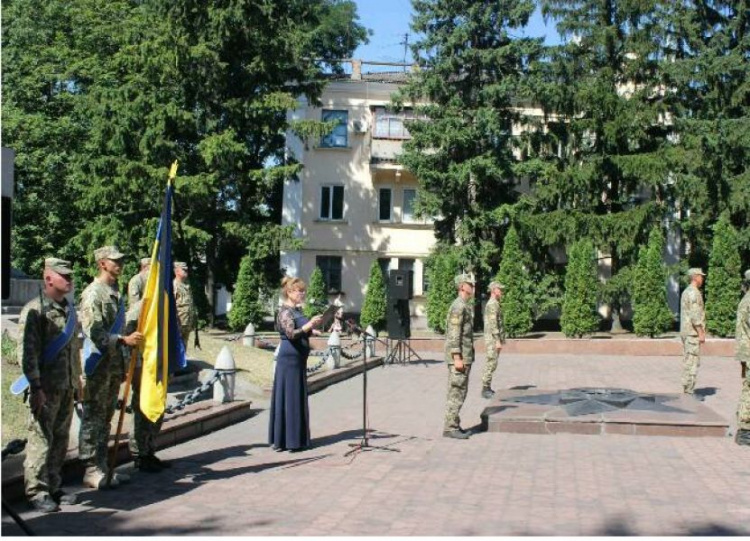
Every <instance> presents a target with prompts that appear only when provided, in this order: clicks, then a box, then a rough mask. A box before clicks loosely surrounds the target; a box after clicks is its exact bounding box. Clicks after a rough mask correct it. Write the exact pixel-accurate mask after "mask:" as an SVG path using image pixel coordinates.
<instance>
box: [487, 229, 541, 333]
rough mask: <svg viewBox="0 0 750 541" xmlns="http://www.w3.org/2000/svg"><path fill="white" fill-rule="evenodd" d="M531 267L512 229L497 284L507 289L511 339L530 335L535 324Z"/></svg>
mask: <svg viewBox="0 0 750 541" xmlns="http://www.w3.org/2000/svg"><path fill="white" fill-rule="evenodd" d="M530 267H531V264H530V261H529V258H528V256H527V255H526V253H524V252H523V251H522V250H521V244H520V242H519V239H518V233H517V232H516V228H515V227H512V226H511V228H510V229H509V230H508V233H507V234H506V235H505V244H504V245H503V254H502V258H501V260H500V269H499V270H498V272H497V276H496V280H497V281H498V282H500V283H502V284H503V285H504V286H505V291H504V293H503V301H502V304H503V321H504V323H505V331H506V332H507V333H508V336H510V337H516V336H520V335H522V334H524V333H527V332H529V331H530V330H531V328H532V326H533V324H534V320H533V306H534V284H533V283H532V280H531V276H530V273H529V269H530Z"/></svg>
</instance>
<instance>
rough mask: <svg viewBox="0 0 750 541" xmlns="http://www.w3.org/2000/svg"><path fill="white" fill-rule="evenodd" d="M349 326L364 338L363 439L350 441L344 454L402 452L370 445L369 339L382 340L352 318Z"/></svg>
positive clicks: (361, 338) (348, 321)
mask: <svg viewBox="0 0 750 541" xmlns="http://www.w3.org/2000/svg"><path fill="white" fill-rule="evenodd" d="M346 324H347V326H348V327H349V330H350V332H356V333H359V335H360V340H362V439H361V440H360V442H359V443H350V444H349V447H351V449H349V451H347V452H346V453H344V456H349V455H351V454H354V453H358V452H360V451H375V450H377V451H394V452H396V453H400V452H401V451H400V449H391V448H390V447H379V446H377V445H370V440H369V438H368V436H367V339H368V338H371V339H372V340H375V341H378V342H381V340H379V339H378V338H377V337H376V336H373V335H372V334H370V333H368V332H367V331H365V330H364V329H363V328H362V327H360V326H359V325H357V324H356V323H354V321H352V320H347V322H346Z"/></svg>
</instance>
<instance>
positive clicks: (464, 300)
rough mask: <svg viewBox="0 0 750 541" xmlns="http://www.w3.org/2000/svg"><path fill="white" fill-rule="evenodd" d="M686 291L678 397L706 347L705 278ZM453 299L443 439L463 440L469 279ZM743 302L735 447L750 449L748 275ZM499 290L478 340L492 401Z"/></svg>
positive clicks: (697, 275) (470, 326)
mask: <svg viewBox="0 0 750 541" xmlns="http://www.w3.org/2000/svg"><path fill="white" fill-rule="evenodd" d="M688 277H689V279H690V285H688V287H687V288H685V291H683V293H682V297H681V300H680V336H681V338H682V343H683V351H684V356H683V375H682V387H683V392H685V393H686V394H689V395H691V396H692V395H693V394H694V392H695V383H696V379H697V375H698V367H699V366H700V345H701V344H702V343H704V342H705V341H706V313H705V309H704V306H703V296H702V295H701V292H700V288H701V286H702V285H703V280H704V278H705V274H704V273H703V271H702V270H701V269H699V268H692V269H690V270H689V271H688ZM455 285H456V287H457V289H458V296H457V297H456V299H455V300H454V301H453V304H451V307H450V309H449V310H448V317H447V321H446V326H445V328H446V340H445V361H446V363H447V365H448V397H447V400H446V405H445V420H444V424H443V436H445V437H448V438H456V439H462V440H463V439H468V438H469V437H470V436H471V432H470V431H469V430H464V429H463V428H461V418H460V415H459V413H460V411H461V407H462V406H463V403H464V401H465V400H466V393H467V391H468V388H469V374H470V372H471V366H472V364H473V362H474V339H473V336H474V308H473V305H472V303H471V299H472V297H473V296H474V287H475V282H474V278H473V277H472V276H471V275H469V274H460V275H458V276H456V278H455ZM742 288H743V292H744V296H743V298H742V300H741V301H740V304H739V306H738V308H737V327H736V332H735V339H736V341H737V357H736V358H737V360H738V361H739V362H740V372H741V377H742V392H741V393H740V401H739V406H738V408H737V431H736V434H735V442H737V443H738V444H739V445H750V370H748V365H750V269H749V270H747V271H745V274H744V282H743V285H742ZM504 289H505V286H503V284H500V283H498V282H492V283H490V285H489V288H488V290H489V293H490V299H489V300H488V301H487V305H486V307H485V310H484V339H485V346H486V349H487V362H486V364H485V368H484V374H483V375H482V397H483V398H487V399H489V398H492V397H493V396H494V394H495V392H494V391H493V390H492V387H491V383H492V377H493V375H494V373H495V370H496V368H497V359H498V355H499V353H500V351H501V350H502V347H503V344H504V343H505V329H504V326H503V313H502V305H501V302H500V301H501V299H502V296H503V290H504Z"/></svg>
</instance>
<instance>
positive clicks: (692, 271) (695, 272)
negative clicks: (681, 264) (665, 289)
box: [688, 267, 705, 276]
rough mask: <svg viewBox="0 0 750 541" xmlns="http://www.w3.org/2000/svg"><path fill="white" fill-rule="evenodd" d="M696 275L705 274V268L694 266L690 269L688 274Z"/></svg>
mask: <svg viewBox="0 0 750 541" xmlns="http://www.w3.org/2000/svg"><path fill="white" fill-rule="evenodd" d="M695 275H700V276H705V273H704V272H703V269H701V268H700V267H693V268H692V269H690V270H688V276H695Z"/></svg>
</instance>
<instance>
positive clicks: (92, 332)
mask: <svg viewBox="0 0 750 541" xmlns="http://www.w3.org/2000/svg"><path fill="white" fill-rule="evenodd" d="M124 257H125V255H124V254H122V253H120V251H119V250H118V249H117V248H116V247H114V246H104V247H102V248H99V249H97V250H95V251H94V258H95V260H96V265H97V268H98V269H99V275H98V276H97V277H96V278H94V281H93V282H91V284H89V285H88V286H87V287H86V289H84V290H83V293H82V294H81V309H80V312H81V313H80V319H81V327H82V329H83V334H84V338H85V342H84V376H83V377H84V389H83V418H82V419H81V431H80V437H79V444H78V445H79V446H78V456H79V458H80V459H81V461H82V462H83V463H84V465H85V467H86V471H85V473H84V476H83V484H84V485H85V486H88V487H92V488H104V487H105V485H106V475H107V471H108V463H107V458H108V457H107V449H108V445H107V444H108V441H109V435H110V430H111V422H112V416H113V415H114V413H115V407H116V404H117V397H118V395H119V391H120V384H121V383H122V382H123V381H124V379H125V375H126V370H127V366H126V362H127V360H126V357H125V355H124V354H123V353H124V352H123V349H122V346H130V347H135V346H138V345H140V344H141V342H142V341H143V335H142V334H141V333H139V332H133V333H130V334H128V335H122V334H120V332H123V330H122V327H123V326H124V325H123V324H124V319H125V318H124V314H123V315H122V316H120V314H119V311H120V310H121V299H120V293H119V291H117V279H118V278H119V276H120V274H121V273H122V260H123V258H124ZM118 322H119V323H120V325H119V327H120V328H117V327H118ZM91 352H94V353H91ZM90 353H91V354H90ZM97 356H98V357H99V361H98V363H92V362H90V359H93V358H96V357H97ZM92 367H93V368H92ZM128 480H129V479H128V476H126V475H125V474H121V473H114V474H113V476H112V483H111V486H113V487H114V486H117V485H119V484H120V483H122V482H126V481H128Z"/></svg>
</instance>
